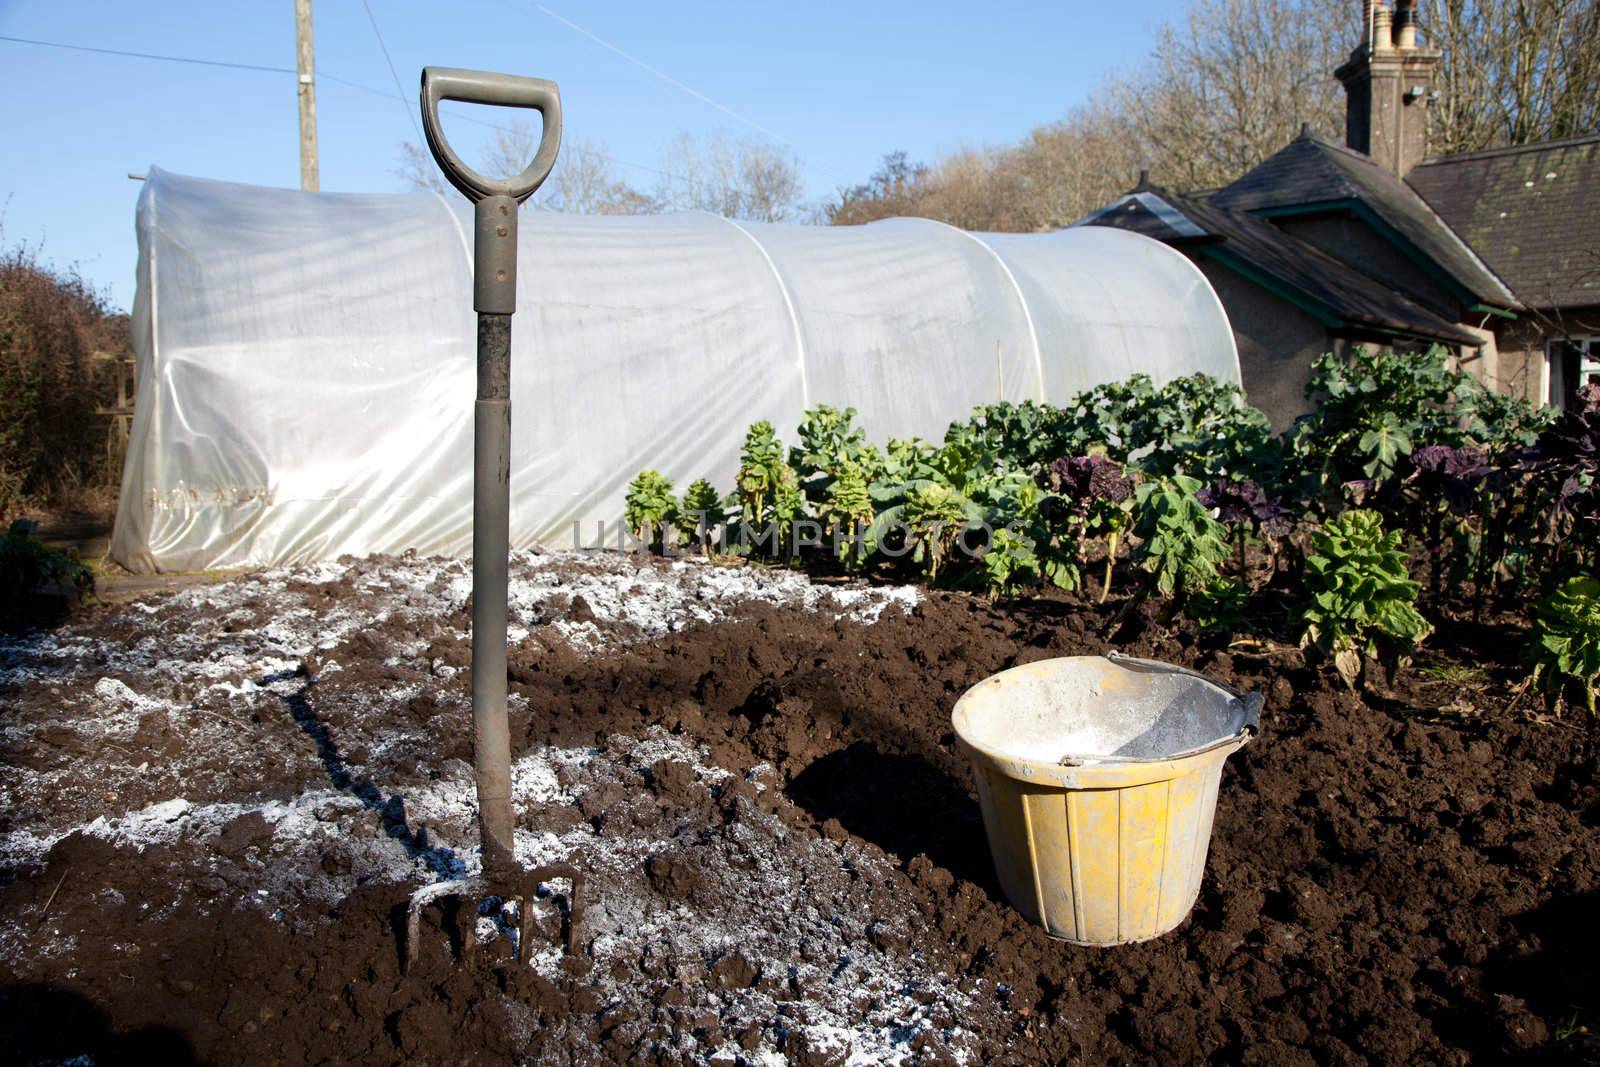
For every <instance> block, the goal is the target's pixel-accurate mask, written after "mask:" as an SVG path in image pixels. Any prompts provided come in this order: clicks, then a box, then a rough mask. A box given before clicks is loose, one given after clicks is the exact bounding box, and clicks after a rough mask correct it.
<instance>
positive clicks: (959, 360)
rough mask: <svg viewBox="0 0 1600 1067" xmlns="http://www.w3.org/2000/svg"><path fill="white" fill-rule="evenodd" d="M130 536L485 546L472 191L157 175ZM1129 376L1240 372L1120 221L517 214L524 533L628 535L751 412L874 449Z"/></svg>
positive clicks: (1198, 298)
mask: <svg viewBox="0 0 1600 1067" xmlns="http://www.w3.org/2000/svg"><path fill="white" fill-rule="evenodd" d="M137 228H138V236H139V262H138V290H137V295H136V297H135V301H134V310H133V334H134V349H135V353H136V357H137V369H138V392H137V401H136V407H135V412H136V413H135V415H134V420H133V427H132V432H131V434H130V439H129V443H128V454H127V460H126V465H125V468H124V472H123V482H122V494H121V499H120V502H119V505H118V512H117V521H116V529H115V533H114V535H113V539H112V557H113V558H114V559H115V560H116V561H117V562H119V563H121V564H122V565H124V566H126V567H128V568H129V569H130V570H135V571H155V570H162V571H166V570H200V569H211V568H228V567H241V566H252V565H264V564H281V563H289V562H300V561H307V560H315V559H322V558H331V557H335V556H338V555H342V554H345V553H352V554H356V555H368V554H373V553H397V552H403V551H406V550H408V549H414V550H416V551H418V552H422V553H437V554H444V555H466V554H468V553H469V552H470V549H471V543H472V537H471V514H472V508H471V501H472V485H471V480H472V461H471V456H472V410H473V404H472V399H473V395H474V373H475V371H474V367H475V364H474V358H475V357H474V330H475V316H474V315H473V311H472V248H471V244H470V240H471V232H472V215H471V210H470V207H469V206H468V204H467V203H466V201H465V200H462V199H460V198H457V197H455V196H454V195H451V196H449V197H439V196H433V195H429V194H423V195H346V194H329V193H305V192H299V191H293V190H284V189H269V188H262V187H257V186H249V185H239V184H233V183H228V182H219V181H210V180H204V179H197V178H190V177H183V176H180V175H176V174H171V173H168V172H165V171H162V170H160V169H158V168H151V169H150V172H149V176H148V179H147V181H146V182H145V185H144V187H143V190H142V192H141V194H140V197H139V203H138V210H137ZM1136 371H1142V372H1144V373H1146V374H1149V375H1151V376H1152V377H1153V378H1155V379H1156V380H1157V381H1158V382H1162V381H1166V380H1168V379H1170V378H1173V377H1176V376H1179V375H1184V374H1192V373H1195V372H1204V373H1206V374H1210V375H1213V376H1215V377H1217V378H1220V379H1224V380H1226V381H1231V382H1238V381H1239V363H1238V356H1237V354H1236V352H1235V350H1234V343H1233V335H1232V332H1231V330H1230V329H1229V326H1228V321H1227V318H1226V316H1225V314H1224V313H1223V310H1222V305H1221V304H1220V303H1219V302H1218V300H1217V298H1216V295H1215V294H1214V293H1213V292H1212V290H1211V287H1210V285H1209V284H1208V283H1207V281H1206V279H1205V277H1204V276H1203V275H1202V274H1201V273H1200V271H1199V270H1198V269H1197V268H1196V267H1195V266H1194V265H1193V264H1192V263H1190V262H1189V260H1188V259H1186V258H1185V257H1184V256H1183V255H1181V254H1180V253H1178V252H1175V251H1173V250H1172V249H1170V248H1168V247H1166V246H1165V245H1163V244H1161V243H1159V242H1157V241H1153V240H1150V239H1148V238H1145V237H1141V236H1139V235H1137V234H1133V233H1129V232H1126V231H1123V230H1117V229H1111V228H1106V227H1081V228H1073V229H1067V230H1061V231H1058V232H1054V233H1044V234H1026V235H1022V234H977V233H968V232H964V231H961V230H957V229H954V228H952V227H949V226H946V225H944V224H942V223H938V222H932V221H928V220H923V219H890V220H885V221H881V222H874V223H871V224H868V225H865V226H853V227H818V226H791V225H772V224H755V223H747V222H734V221H730V220H727V219H723V218H719V217H716V216H713V215H705V214H679V215H666V216H648V217H626V218H614V217H600V216H577V215H560V214H554V213H549V212H542V211H537V210H525V211H524V213H523V216H522V219H521V225H520V245H519V273H518V295H517V315H516V318H515V321H514V325H513V329H512V379H511V380H512V399H513V411H514V414H513V424H512V425H513V429H512V459H511V472H512V485H511V491H512V503H511V541H512V545H513V546H515V547H528V546H532V545H534V544H544V545H547V546H552V547H571V546H572V545H573V544H574V543H575V538H577V537H579V536H580V534H579V532H578V531H580V530H581V539H582V543H583V544H585V545H588V544H592V543H594V542H595V539H596V530H597V523H599V522H601V521H605V522H607V523H608V524H609V528H610V529H612V530H613V531H614V530H615V527H616V520H618V519H620V517H621V515H622V510H623V496H624V493H625V489H626V486H627V483H628V482H629V480H631V479H632V478H633V476H634V475H635V474H637V473H638V471H639V470H640V469H641V468H645V467H654V468H656V469H658V470H660V471H661V472H662V473H664V474H665V475H666V476H667V477H669V478H671V479H672V480H673V481H674V482H675V483H676V484H677V485H678V486H679V488H680V489H681V488H682V487H683V486H685V485H687V484H688V482H689V481H691V480H693V479H695V478H699V477H707V478H710V479H711V480H712V481H713V483H714V484H716V485H717V487H718V488H719V489H720V490H722V491H724V492H726V491H728V490H730V489H731V488H732V486H733V477H734V472H735V471H736V469H737V467H738V454H739V447H740V444H741V442H742V440H743V436H744V431H745V429H746V427H747V426H748V425H749V424H750V423H751V422H753V421H755V420H757V419H769V420H771V421H772V423H773V424H774V426H775V427H776V428H777V429H778V432H779V434H780V435H781V436H784V437H785V438H786V439H787V440H789V441H791V442H792V440H793V431H794V429H795V427H796V426H797V425H798V424H799V422H800V419H801V415H802V413H803V412H804V410H805V409H806V408H807V407H809V406H812V405H816V404H823V403H826V404H833V405H836V406H852V407H854V408H856V409H857V410H858V411H859V412H860V422H861V424H862V425H863V426H864V427H865V428H866V430H867V432H868V434H869V435H870V436H871V437H872V438H873V439H875V440H877V441H879V442H880V443H881V442H882V441H883V440H885V439H886V438H888V437H891V436H893V437H909V436H912V435H919V436H922V437H924V438H927V439H930V440H934V441H937V440H939V439H940V438H941V437H942V436H943V434H944V431H945V428H946V426H947V425H948V423H949V422H950V421H952V420H954V419H959V418H965V417H966V416H967V415H968V414H969V413H970V412H971V409H972V408H973V407H974V406H975V405H978V404H982V403H988V402H992V401H995V400H1000V399H1004V400H1012V401H1020V400H1026V399H1033V400H1044V401H1052V402H1058V403H1059V402H1062V401H1065V400H1067V399H1069V398H1070V397H1071V396H1072V395H1073V394H1075V393H1077V392H1079V391H1080V390H1083V389H1086V388H1090V387H1092V386H1094V385H1097V384H1100V383H1103V382H1106V381H1111V380H1115V379H1120V378H1124V377H1126V376H1128V375H1129V374H1132V373H1134V372H1136Z"/></svg>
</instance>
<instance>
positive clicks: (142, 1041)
mask: <svg viewBox="0 0 1600 1067" xmlns="http://www.w3.org/2000/svg"><path fill="white" fill-rule="evenodd" d="M0 1040H3V1041H4V1042H5V1045H6V1051H5V1058H6V1060H7V1061H8V1062H11V1063H93V1064H96V1065H97V1067H106V1065H111V1064H140V1065H142V1064H151V1063H159V1064H163V1065H164V1067H191V1065H194V1067H198V1065H199V1063H200V1062H201V1061H200V1060H199V1059H198V1058H197V1057H196V1056H195V1052H194V1048H193V1047H192V1046H191V1045H190V1044H189V1042H188V1040H187V1039H186V1038H184V1036H183V1035H182V1034H180V1033H178V1032H177V1031H176V1030H172V1029H168V1028H167V1027H158V1026H151V1027H144V1028H142V1029H138V1030H129V1031H119V1030H117V1029H116V1028H115V1027H114V1026H113V1024H112V1020H111V1017H110V1016H109V1015H107V1014H106V1012H105V1010H104V1009H103V1008H101V1007H100V1006H99V1005H98V1004H95V1003H94V1002H93V1001H91V1000H89V999H88V998H86V997H84V996H82V995H80V994H78V993H75V992H72V991H71V990H68V989H62V988H60V987H59V986H52V985H32V984H30V985H17V986H12V987H11V988H9V989H3V990H0Z"/></svg>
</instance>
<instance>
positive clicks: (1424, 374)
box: [1288, 345, 1507, 496]
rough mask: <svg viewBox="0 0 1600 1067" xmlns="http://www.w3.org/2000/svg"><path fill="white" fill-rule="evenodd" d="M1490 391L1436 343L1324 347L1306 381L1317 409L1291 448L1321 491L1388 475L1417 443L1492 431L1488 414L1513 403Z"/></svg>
mask: <svg viewBox="0 0 1600 1067" xmlns="http://www.w3.org/2000/svg"><path fill="white" fill-rule="evenodd" d="M1489 395H1490V394H1489V392H1488V390H1486V389H1485V388H1484V387H1483V385H1481V384H1480V383H1479V382H1478V381H1477V379H1475V378H1473V377H1472V376H1471V375H1469V374H1463V373H1461V372H1460V371H1457V370H1452V369H1451V368H1450V366H1449V352H1448V351H1447V350H1446V349H1444V348H1442V347H1440V346H1438V345H1435V346H1434V347H1432V348H1430V349H1429V350H1428V351H1427V352H1425V353H1421V354H1417V353H1405V352H1394V351H1391V350H1388V349H1369V348H1366V347H1364V346H1357V347H1356V348H1354V349H1352V350H1351V351H1350V352H1349V353H1348V354H1347V355H1343V356H1341V355H1335V354H1334V353H1331V352H1330V353H1326V354H1324V355H1322V356H1320V357H1318V358H1317V359H1316V360H1314V361H1313V362H1312V364H1311V380H1310V382H1309V383H1308V384H1307V385H1306V396H1307V397H1308V398H1310V399H1315V400H1316V401H1317V402H1318V403H1317V410H1316V411H1314V412H1312V413H1311V414H1309V415H1303V416H1301V417H1300V418H1299V419H1298V420H1296V422H1295V425H1294V426H1293V427H1292V428H1291V429H1290V431H1289V434H1288V440H1289V450H1290V453H1291V455H1292V457H1293V458H1294V460H1295V461H1296V463H1297V465H1298V467H1299V469H1300V471H1301V472H1302V474H1303V476H1304V477H1305V478H1306V479H1307V482H1308V489H1309V490H1310V491H1311V492H1312V493H1313V494H1315V495H1321V496H1327V495H1329V494H1330V493H1331V492H1332V491H1333V490H1334V489H1335V488H1336V487H1337V486H1340V485H1342V484H1344V483H1346V482H1353V481H1356V480H1358V479H1363V478H1367V479H1376V480H1378V481H1385V480H1387V479H1389V478H1391V477H1393V476H1394V475H1395V474H1396V472H1397V471H1398V469H1399V467H1400V464H1401V461H1402V460H1403V459H1404V458H1405V457H1406V456H1409V455H1410V454H1411V452H1412V451H1413V450H1414V449H1416V448H1418V447H1421V446H1423V445H1452V446H1461V445H1470V444H1475V443H1478V442H1480V441H1482V440H1484V439H1486V438H1490V437H1492V436H1493V434H1492V433H1491V432H1490V430H1489V428H1488V426H1487V425H1486V424H1485V422H1484V420H1483V417H1482V413H1483V412H1486V411H1488V412H1494V413H1502V412H1503V411H1505V410H1506V409H1507V405H1505V404H1502V403H1501V402H1499V401H1490V400H1487V399H1486V398H1487V397H1488V396H1489Z"/></svg>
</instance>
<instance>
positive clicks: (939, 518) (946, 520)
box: [885, 481, 971, 583]
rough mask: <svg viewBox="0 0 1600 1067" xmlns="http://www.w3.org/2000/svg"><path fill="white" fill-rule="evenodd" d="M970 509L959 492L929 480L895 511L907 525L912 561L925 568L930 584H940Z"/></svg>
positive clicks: (910, 493) (917, 485) (922, 483)
mask: <svg viewBox="0 0 1600 1067" xmlns="http://www.w3.org/2000/svg"><path fill="white" fill-rule="evenodd" d="M969 506H970V501H968V499H967V498H966V496H964V495H963V494H962V493H961V492H959V491H958V490H955V489H952V488H950V487H949V486H948V485H943V484H941V483H939V482H933V481H929V482H920V483H918V484H916V485H914V486H912V487H911V489H910V490H909V491H908V492H907V494H906V501H905V503H904V504H903V505H902V506H901V507H900V508H898V509H896V510H897V511H898V512H899V515H898V516H897V519H898V521H900V522H902V523H903V524H904V526H905V531H906V533H905V537H906V545H907V547H908V548H909V549H910V551H911V559H912V561H913V562H915V563H920V564H921V565H922V569H923V573H924V574H926V575H927V578H928V581H929V582H930V583H932V582H936V581H938V579H939V569H940V567H941V566H943V565H944V563H945V562H946V561H947V560H948V559H949V558H950V556H951V554H952V553H953V552H954V550H955V545H956V540H957V538H959V537H960V536H961V535H962V533H963V532H964V531H965V530H966V528H967V524H968V523H969V522H970V521H971V515H970V514H969V513H968V508H969ZM885 514H888V513H887V512H886V513H885Z"/></svg>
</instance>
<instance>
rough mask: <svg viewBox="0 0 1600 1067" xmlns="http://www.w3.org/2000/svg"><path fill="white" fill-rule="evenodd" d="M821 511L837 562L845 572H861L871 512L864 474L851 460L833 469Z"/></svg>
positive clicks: (867, 486) (864, 561)
mask: <svg viewBox="0 0 1600 1067" xmlns="http://www.w3.org/2000/svg"><path fill="white" fill-rule="evenodd" d="M823 509H824V510H823V514H824V516H825V518H826V522H827V525H828V526H829V527H831V528H832V532H833V541H834V544H835V545H836V546H837V554H838V558H839V559H840V561H841V562H843V563H844V565H845V567H846V568H847V569H849V570H860V569H861V568H862V567H863V566H864V565H865V563H866V553H867V551H868V545H869V543H870V542H868V540H867V536H866V532H867V530H868V529H869V528H870V527H871V525H872V518H873V510H874V509H873V505H872V493H871V488H870V486H869V484H868V481H867V472H866V471H865V470H864V469H863V468H862V467H861V466H860V465H859V464H857V463H856V462H855V461H854V460H849V459H846V460H843V461H842V462H841V463H840V465H839V466H838V467H837V468H836V473H835V475H834V478H833V480H832V482H830V483H829V485H828V490H827V495H826V499H825V500H824V501H823Z"/></svg>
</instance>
